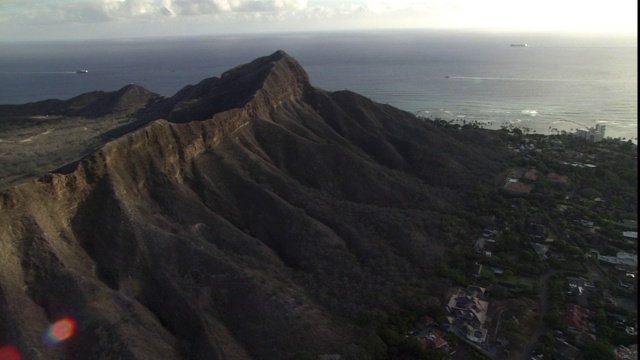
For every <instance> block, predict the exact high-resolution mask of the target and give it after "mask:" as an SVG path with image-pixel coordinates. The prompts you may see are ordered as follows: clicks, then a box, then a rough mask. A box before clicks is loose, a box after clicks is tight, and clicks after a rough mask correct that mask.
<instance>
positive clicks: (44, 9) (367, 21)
mask: <svg viewBox="0 0 640 360" xmlns="http://www.w3.org/2000/svg"><path fill="white" fill-rule="evenodd" d="M637 8H638V4H637V0H606V1H604V0H598V1H594V0H529V1H524V0H386V1H380V0H372V1H369V0H0V41H39V40H71V39H105V38H138V37H149V36H155V37H158V36H159V37H166V36H189V35H216V34H243V33H269V32H271V33H277V32H280V33H282V32H288V33H291V32H310V31H335V30H361V29H362V30H363V29H440V30H442V29H447V30H448V29H451V30H474V31H488V32H489V31H493V32H508V31H512V32H513V31H523V32H524V31H546V32H558V31H561V32H592V33H603V32H629V33H636V34H637V28H638V15H637V13H638V9H637Z"/></svg>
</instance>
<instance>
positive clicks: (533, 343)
mask: <svg viewBox="0 0 640 360" xmlns="http://www.w3.org/2000/svg"><path fill="white" fill-rule="evenodd" d="M556 272H557V271H556V270H552V271H549V272H548V273H546V274H544V275H543V276H542V277H541V278H540V282H542V292H541V295H540V312H539V313H538V326H537V327H536V331H535V333H534V334H533V335H532V336H531V339H530V340H529V344H527V347H525V349H524V351H523V352H522V357H521V359H522V360H530V359H531V353H533V351H534V350H535V349H536V347H538V338H539V337H540V335H542V334H545V333H546V332H547V331H549V327H548V326H547V324H545V323H544V317H545V316H546V315H547V313H548V312H549V309H550V308H551V302H550V301H549V289H548V288H547V279H549V277H550V276H552V275H554V274H555V273H556Z"/></svg>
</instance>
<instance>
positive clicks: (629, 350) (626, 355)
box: [614, 344, 638, 360]
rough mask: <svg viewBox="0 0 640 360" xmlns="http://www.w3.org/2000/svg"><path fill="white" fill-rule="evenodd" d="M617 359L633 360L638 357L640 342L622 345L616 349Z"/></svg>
mask: <svg viewBox="0 0 640 360" xmlns="http://www.w3.org/2000/svg"><path fill="white" fill-rule="evenodd" d="M614 352H615V354H616V360H631V359H637V358H638V344H633V345H629V346H620V347H619V348H617V349H616V350H615V351H614Z"/></svg>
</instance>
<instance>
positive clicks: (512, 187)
mask: <svg viewBox="0 0 640 360" xmlns="http://www.w3.org/2000/svg"><path fill="white" fill-rule="evenodd" d="M502 190H503V191H504V192H506V193H508V194H511V195H528V194H529V193H531V190H533V186H531V185H527V184H525V183H522V182H520V181H518V180H516V179H509V181H508V182H507V183H506V184H504V186H503V187H502Z"/></svg>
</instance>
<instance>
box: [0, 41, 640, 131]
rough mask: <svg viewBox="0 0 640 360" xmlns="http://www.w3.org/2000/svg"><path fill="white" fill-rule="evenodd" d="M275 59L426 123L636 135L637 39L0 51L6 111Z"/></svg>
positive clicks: (98, 44)
mask: <svg viewBox="0 0 640 360" xmlns="http://www.w3.org/2000/svg"><path fill="white" fill-rule="evenodd" d="M514 43H526V44H527V46H526V47H525V46H516V47H512V46H510V44H514ZM278 49H283V50H285V51H286V52H287V53H289V54H290V55H291V56H293V57H295V58H296V59H297V60H298V61H299V62H300V63H301V65H302V66H303V67H304V68H305V69H306V70H307V72H308V73H309V76H310V79H311V83H312V84H313V85H314V86H317V87H320V88H323V89H325V90H331V91H333V90H344V89H348V90H351V91H354V92H357V93H360V94H362V95H364V96H367V97H369V98H371V99H373V100H375V101H377V102H380V103H385V104H390V105H393V106H395V107H398V108H400V109H403V110H406V111H409V112H412V113H415V114H418V115H422V116H426V117H431V118H441V119H445V120H455V121H460V122H462V121H465V122H469V121H477V122H479V123H481V124H483V125H484V126H485V127H487V128H493V129H498V128H500V127H501V126H505V125H508V124H514V125H516V126H519V127H522V128H526V129H528V130H529V131H531V132H536V133H542V134H549V133H555V132H557V131H563V130H564V131H567V132H573V131H575V130H577V129H585V128H587V127H593V126H595V125H596V124H604V125H607V132H606V136H607V137H614V138H617V137H619V138H624V139H637V136H638V127H637V122H638V106H637V88H638V75H637V68H638V59H637V35H628V36H614V35H597V34H592V35H561V34H527V33H518V34H489V33H470V32H444V31H384V32H383V31H360V32H325V33H303V34H271V35H237V36H231V35H225V36H223V35H220V36H208V37H189V38H179V37H176V38H163V39H121V40H92V41H74V42H63V41H60V42H32V43H0V103H1V104H22V103H27V102H33V101H39V100H45V99H51V98H56V99H69V98H71V97H73V96H76V95H79V94H81V93H84V92H88V91H94V90H104V91H113V90H117V89H119V88H121V87H123V86H125V85H127V84H130V83H135V84H138V85H141V86H144V87H145V88H147V89H149V90H151V91H154V92H157V93H160V94H162V95H165V96H171V95H173V94H174V93H176V92H177V91H178V90H179V89H181V88H182V87H184V86H186V85H189V84H195V83H197V82H199V81H200V80H203V79H205V78H208V77H213V76H220V75H221V74H222V73H223V72H224V71H226V70H228V69H230V68H232V67H235V66H236V65H239V64H242V63H246V62H249V61H251V60H253V59H255V58H257V57H260V56H264V55H269V54H271V53H273V52H274V51H276V50H278ZM79 69H87V70H88V71H89V72H88V73H86V74H76V70H79ZM634 141H635V140H634Z"/></svg>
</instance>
